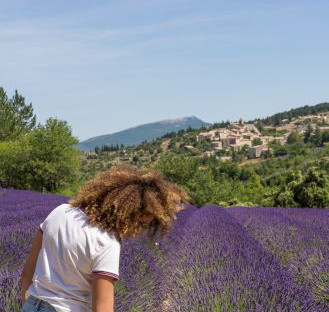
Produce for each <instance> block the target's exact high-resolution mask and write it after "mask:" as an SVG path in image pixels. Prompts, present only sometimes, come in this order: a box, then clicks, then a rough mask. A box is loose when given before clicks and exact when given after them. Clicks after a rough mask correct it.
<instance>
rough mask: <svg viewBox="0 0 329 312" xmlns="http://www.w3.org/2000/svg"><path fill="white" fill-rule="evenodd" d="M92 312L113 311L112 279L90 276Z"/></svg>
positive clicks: (95, 275)
mask: <svg viewBox="0 0 329 312" xmlns="http://www.w3.org/2000/svg"><path fill="white" fill-rule="evenodd" d="M92 277H93V279H92V312H113V311H114V278H113V277H110V276H102V275H97V274H92Z"/></svg>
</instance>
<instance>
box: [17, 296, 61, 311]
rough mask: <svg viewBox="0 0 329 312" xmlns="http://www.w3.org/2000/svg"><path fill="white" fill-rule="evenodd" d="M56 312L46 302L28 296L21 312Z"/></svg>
mask: <svg viewBox="0 0 329 312" xmlns="http://www.w3.org/2000/svg"><path fill="white" fill-rule="evenodd" d="M36 311H38V312H56V310H55V308H54V307H52V306H51V305H50V304H49V303H48V302H46V301H44V300H41V299H38V298H36V297H34V296H32V295H29V297H28V298H27V300H26V301H25V303H24V305H23V310H22V312H36Z"/></svg>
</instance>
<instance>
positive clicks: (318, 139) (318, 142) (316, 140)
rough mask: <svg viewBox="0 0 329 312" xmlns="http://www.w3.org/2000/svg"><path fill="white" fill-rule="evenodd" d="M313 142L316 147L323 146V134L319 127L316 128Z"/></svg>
mask: <svg viewBox="0 0 329 312" xmlns="http://www.w3.org/2000/svg"><path fill="white" fill-rule="evenodd" d="M312 142H313V144H314V145H315V146H322V145H323V144H322V143H323V142H322V132H321V129H320V127H319V126H317V127H316V128H315V132H314V136H313V137H312Z"/></svg>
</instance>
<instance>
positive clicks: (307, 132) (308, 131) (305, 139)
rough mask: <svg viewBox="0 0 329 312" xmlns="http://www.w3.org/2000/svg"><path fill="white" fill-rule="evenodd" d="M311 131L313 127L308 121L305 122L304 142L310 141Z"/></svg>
mask: <svg viewBox="0 0 329 312" xmlns="http://www.w3.org/2000/svg"><path fill="white" fill-rule="evenodd" d="M312 133H313V127H312V125H311V124H310V123H308V124H307V128H306V131H305V133H304V142H305V143H308V142H310V141H311V138H312Z"/></svg>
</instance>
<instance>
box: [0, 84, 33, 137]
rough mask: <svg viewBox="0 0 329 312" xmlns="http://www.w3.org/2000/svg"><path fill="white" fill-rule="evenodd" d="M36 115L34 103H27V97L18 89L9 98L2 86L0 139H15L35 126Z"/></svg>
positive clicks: (0, 95) (0, 96)
mask: <svg viewBox="0 0 329 312" xmlns="http://www.w3.org/2000/svg"><path fill="white" fill-rule="evenodd" d="M35 124H36V116H35V115H34V113H33V108H32V104H31V103H30V104H29V105H27V104H25V98H24V97H23V96H22V95H20V94H19V93H18V92H17V90H15V94H14V96H13V97H12V98H11V99H8V97H7V94H6V92H5V90H4V89H3V88H1V87H0V141H8V140H15V139H17V138H18V137H19V136H20V135H23V134H25V133H28V132H29V131H30V130H32V129H33V128H34V127H35Z"/></svg>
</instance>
